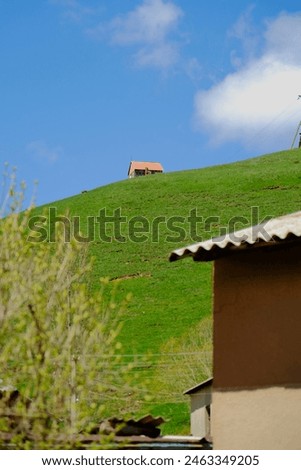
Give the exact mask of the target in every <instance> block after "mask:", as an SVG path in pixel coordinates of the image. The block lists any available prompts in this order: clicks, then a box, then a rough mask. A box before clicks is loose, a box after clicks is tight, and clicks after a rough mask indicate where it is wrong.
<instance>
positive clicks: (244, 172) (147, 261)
mask: <svg viewBox="0 0 301 470" xmlns="http://www.w3.org/2000/svg"><path fill="white" fill-rule="evenodd" d="M49 206H51V207H56V208H57V212H58V213H59V214H64V213H66V211H68V212H69V214H70V216H75V215H77V216H80V227H81V230H82V232H83V234H87V221H88V217H92V216H94V217H97V216H99V211H100V210H101V209H105V210H106V214H107V215H108V216H111V215H112V214H113V211H116V212H115V215H116V214H117V215H118V210H119V209H120V214H119V215H120V216H121V217H124V218H126V219H121V223H120V234H119V233H117V232H118V230H117V229H118V226H117V225H118V224H117V225H115V235H116V236H117V237H119V236H122V237H124V239H123V240H114V239H113V240H112V241H111V242H109V241H103V240H100V239H99V233H98V232H99V224H97V226H96V227H95V228H96V233H95V240H94V241H90V242H89V244H88V246H89V253H90V254H91V255H93V256H94V258H95V262H94V270H93V274H92V276H91V278H89V284H90V287H91V289H92V290H94V289H97V288H98V286H99V278H100V277H108V278H109V279H110V283H111V284H112V285H113V284H114V283H115V281H116V280H117V279H119V281H120V282H119V286H118V294H117V295H118V297H120V298H122V297H124V296H125V295H126V294H127V293H129V292H131V293H132V294H133V297H132V300H131V301H130V303H129V305H128V308H127V310H126V312H125V313H124V314H123V330H122V334H121V341H122V343H123V345H124V351H123V353H124V354H125V355H129V356H130V355H131V354H136V355H140V354H141V355H143V354H145V353H148V352H149V353H151V355H152V356H151V357H150V358H149V359H148V360H143V364H141V368H140V371H141V377H143V378H145V377H147V378H148V379H149V380H150V382H149V388H150V391H151V392H153V398H152V400H151V401H150V403H149V404H148V405H147V406H144V409H143V410H141V412H142V411H146V410H147V411H150V412H153V413H155V414H163V416H165V417H167V418H169V419H170V423H169V424H168V425H167V427H166V428H165V432H174V433H176V432H177V433H181V432H183V433H184V432H188V431H189V412H188V402H187V399H186V398H185V397H183V396H182V393H181V392H180V389H181V387H182V389H181V390H182V391H183V390H184V389H185V388H189V387H190V386H193V385H195V382H198V381H200V380H201V379H202V377H198V376H197V374H195V376H194V375H193V373H192V372H191V371H188V369H189V368H190V365H189V364H187V361H185V358H187V356H189V357H194V360H195V361H196V362H199V363H200V362H201V361H202V357H200V356H197V352H198V347H199V346H198V344H197V343H195V346H194V342H193V339H192V338H193V337H195V336H198V334H199V328H200V322H201V320H202V319H204V318H206V317H208V316H210V314H211V308H212V307H211V303H212V294H211V293H212V285H211V272H212V264H211V263H193V262H192V260H190V259H185V260H183V261H179V262H176V263H169V261H168V256H169V253H170V251H171V250H173V249H175V248H179V247H182V246H185V245H187V244H191V243H194V241H195V236H194V234H193V233H191V231H192V229H193V227H192V226H191V225H190V222H189V216H190V215H191V214H192V213H193V212H191V211H197V215H198V216H199V217H203V222H201V221H200V222H199V223H198V226H197V229H198V230H197V232H198V233H197V235H198V236H199V237H203V239H207V238H210V237H211V236H214V235H218V234H219V233H220V230H224V229H225V228H227V229H229V221H230V220H231V219H232V221H233V217H240V219H237V225H236V228H237V229H239V228H242V226H248V225H251V224H255V223H258V222H260V221H261V220H262V219H263V218H264V217H265V216H270V217H274V216H278V215H281V214H285V213H288V212H293V211H296V210H300V208H301V151H300V150H291V151H286V152H279V153H275V154H271V155H266V156H263V157H260V158H255V159H251V160H247V161H242V162H238V163H233V164H228V165H221V166H215V167H210V168H205V169H200V170H191V171H183V172H177V173H169V174H162V175H152V176H147V177H141V178H137V179H131V180H125V181H121V182H118V183H114V184H110V185H108V186H104V187H100V188H97V189H94V190H92V191H88V192H86V193H82V194H79V195H76V196H74V197H71V198H68V199H64V200H61V201H57V202H55V203H52V204H50V205H49ZM252 207H253V208H254V207H258V208H259V209H258V211H259V220H256V217H255V215H256V210H257V209H253V220H252V209H251V208H252ZM176 217H178V218H176ZM209 217H213V218H211V219H209V220H208V218H209ZM133 218H136V219H133ZM158 218H159V219H158ZM170 218H173V219H171V220H170ZM91 220H92V219H91ZM168 220H169V222H167V221H168ZM159 221H160V223H159ZM205 221H206V223H205ZM90 223H91V221H90ZM171 224H173V225H171ZM111 225H112V224H110V223H107V226H106V233H105V234H104V233H102V238H104V235H106V236H107V237H110V236H111V235H112V227H111ZM148 225H149V227H148ZM205 225H206V226H205ZM139 227H140V229H141V230H143V231H141V232H140V233H139V232H138V229H139ZM151 227H152V229H151ZM158 227H159V228H158ZM137 228H138V229H137ZM232 228H233V227H232ZM102 229H104V227H103V224H102ZM134 229H136V231H135V230H134ZM230 230H231V227H230ZM103 231H104V230H103ZM114 285H115V284H114ZM129 356H125V360H127V359H126V358H129V359H130V357H129ZM137 357H140V356H137ZM175 358H176V359H177V360H176V361H175ZM137 370H138V372H139V367H138V368H137ZM180 377H182V378H183V381H179V378H180ZM175 382H176V383H177V382H179V383H180V384H181V385H180V389H178V390H177V389H176V387H175V385H174V384H175ZM136 405H137V406H136V409H138V410H139V404H136Z"/></svg>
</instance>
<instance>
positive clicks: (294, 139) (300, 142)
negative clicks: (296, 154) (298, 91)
mask: <svg viewBox="0 0 301 470" xmlns="http://www.w3.org/2000/svg"><path fill="white" fill-rule="evenodd" d="M300 99H301V95H298V98H297V101H298V100H300ZM300 127H301V121H299V124H298V126H297V130H296V132H295V135H294V138H293V142H292V146H291V149H292V148H293V147H294V145H295V141H296V138H297V135H298V132H299V130H300ZM300 147H301V133H300V139H299V148H300Z"/></svg>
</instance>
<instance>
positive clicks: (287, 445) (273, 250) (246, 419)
mask: <svg viewBox="0 0 301 470" xmlns="http://www.w3.org/2000/svg"><path fill="white" fill-rule="evenodd" d="M186 256H191V257H193V259H194V260H195V261H210V260H213V261H214V306H213V311H214V354H213V355H214V361H213V362H214V369H213V377H214V379H213V393H212V414H211V433H212V438H213V447H214V449H301V437H300V436H301V212H297V213H294V214H289V215H287V216H283V217H278V218H276V219H272V220H270V221H269V222H267V223H266V224H264V225H263V226H255V227H250V228H248V229H245V230H240V231H238V232H235V233H234V234H229V235H227V236H225V237H220V238H215V239H211V240H207V241H205V242H202V243H198V244H195V245H191V246H188V247H186V248H183V249H180V250H176V251H174V252H173V253H172V254H171V256H170V259H171V261H175V260H177V259H180V258H183V257H186ZM196 275H197V269H196Z"/></svg>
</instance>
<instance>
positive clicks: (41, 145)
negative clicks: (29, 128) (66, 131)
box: [26, 140, 63, 163]
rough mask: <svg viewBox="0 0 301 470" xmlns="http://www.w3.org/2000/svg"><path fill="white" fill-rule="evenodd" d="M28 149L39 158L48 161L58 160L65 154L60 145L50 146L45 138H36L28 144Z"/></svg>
mask: <svg viewBox="0 0 301 470" xmlns="http://www.w3.org/2000/svg"><path fill="white" fill-rule="evenodd" d="M26 149H27V151H28V152H29V153H30V154H31V155H32V156H33V157H34V158H35V159H37V160H40V161H44V162H47V163H54V162H56V161H57V160H58V159H59V158H60V157H61V156H62V154H63V149H62V147H60V146H56V147H53V148H51V147H49V146H48V145H47V144H46V143H45V142H44V141H43V140H34V141H32V142H30V143H29V144H28V145H27V146H26Z"/></svg>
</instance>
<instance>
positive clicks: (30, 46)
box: [0, 0, 301, 204]
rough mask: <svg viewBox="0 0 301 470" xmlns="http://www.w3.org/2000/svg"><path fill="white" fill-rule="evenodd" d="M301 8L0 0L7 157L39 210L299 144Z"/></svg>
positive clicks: (0, 85) (238, 1)
mask: <svg viewBox="0 0 301 470" xmlns="http://www.w3.org/2000/svg"><path fill="white" fill-rule="evenodd" d="M300 44H301V6H300V2H298V1H295V0H286V1H279V0H274V1H269V0H261V1H254V2H249V1H245V0H216V1H215V2H207V1H201V0H106V1H104V0H26V1H24V0H9V1H7V0H0V61H1V72H0V96H1V106H0V136H1V138H0V162H1V164H2V163H3V162H5V161H7V162H9V163H10V165H14V166H16V167H17V168H18V176H19V178H20V179H24V180H26V182H27V184H28V187H29V190H28V191H29V192H30V191H31V188H32V187H33V182H34V181H35V180H38V181H39V189H38V197H37V203H38V204H42V203H45V202H51V201H54V200H57V199H61V198H64V197H68V196H70V195H73V194H76V193H79V192H80V191H82V190H85V189H92V188H95V187H98V186H102V185H105V184H108V183H111V182H114V181H119V180H122V179H124V178H126V177H127V169H128V165H129V162H130V160H145V161H159V162H161V163H162V165H163V166H164V169H165V171H168V172H170V171H178V170H182V169H190V168H200V167H204V166H210V165H216V164H220V163H225V162H231V161H237V160H241V159H245V158H248V157H252V156H257V155H260V154H262V153H267V152H272V151H275V150H279V149H285V148H289V147H290V146H291V143H292V139H293V136H294V132H295V130H296V127H297V125H298V123H299V121H300V119H301V100H297V98H298V94H301V55H300Z"/></svg>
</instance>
